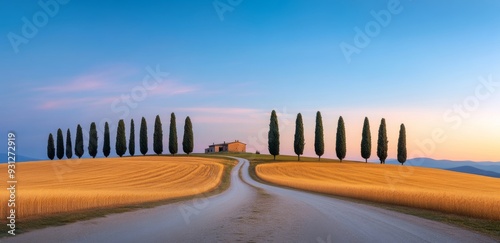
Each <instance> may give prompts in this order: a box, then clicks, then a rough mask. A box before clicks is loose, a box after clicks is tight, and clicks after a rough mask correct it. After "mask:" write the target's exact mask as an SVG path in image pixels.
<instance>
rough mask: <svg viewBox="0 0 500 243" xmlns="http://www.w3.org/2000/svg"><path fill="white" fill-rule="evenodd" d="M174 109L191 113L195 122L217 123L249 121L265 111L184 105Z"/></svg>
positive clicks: (260, 115)
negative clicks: (184, 106)
mask: <svg viewBox="0 0 500 243" xmlns="http://www.w3.org/2000/svg"><path fill="white" fill-rule="evenodd" d="M176 110H178V111H181V112H188V113H190V114H192V115H191V117H192V118H193V119H194V120H196V122H199V123H217V124H222V123H224V124H242V123H251V122H253V121H255V119H259V118H260V117H262V115H263V114H264V113H265V112H264V111H262V110H259V109H252V108H241V107H186V108H178V109H176Z"/></svg>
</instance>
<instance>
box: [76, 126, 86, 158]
mask: <svg viewBox="0 0 500 243" xmlns="http://www.w3.org/2000/svg"><path fill="white" fill-rule="evenodd" d="M83 152H84V151H83V132H82V127H81V126H80V124H78V126H77V127H76V138H75V155H76V156H78V158H81V157H82V156H83Z"/></svg>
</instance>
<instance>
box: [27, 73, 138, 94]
mask: <svg viewBox="0 0 500 243" xmlns="http://www.w3.org/2000/svg"><path fill="white" fill-rule="evenodd" d="M135 73H136V71H135V70H134V69H130V68H126V69H125V68H120V67H115V68H110V69H107V70H105V71H100V72H94V73H87V74H82V75H79V76H76V77H73V78H71V79H70V81H68V82H66V83H62V84H59V85H52V86H45V87H39V88H36V89H35V90H36V91H48V92H54V93H70V92H81V91H93V90H100V89H104V88H109V87H112V86H114V85H115V83H116V81H118V80H120V79H122V78H125V77H129V76H130V75H133V74H135Z"/></svg>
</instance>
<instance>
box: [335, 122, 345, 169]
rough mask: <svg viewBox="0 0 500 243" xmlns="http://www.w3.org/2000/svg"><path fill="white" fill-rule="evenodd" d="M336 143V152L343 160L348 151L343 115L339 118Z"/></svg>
mask: <svg viewBox="0 0 500 243" xmlns="http://www.w3.org/2000/svg"><path fill="white" fill-rule="evenodd" d="M335 144H336V146H335V152H336V153H337V158H339V160H340V162H342V160H343V159H344V158H345V156H346V153H347V145H346V136H345V124H344V118H342V116H341V117H340V118H339V122H338V125H337V139H336V143H335Z"/></svg>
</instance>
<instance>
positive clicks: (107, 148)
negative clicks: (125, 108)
mask: <svg viewBox="0 0 500 243" xmlns="http://www.w3.org/2000/svg"><path fill="white" fill-rule="evenodd" d="M102 153H103V154H104V157H106V158H107V157H108V156H109V154H110V153H111V142H110V135H109V124H108V122H106V123H104V143H103V145H102Z"/></svg>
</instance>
